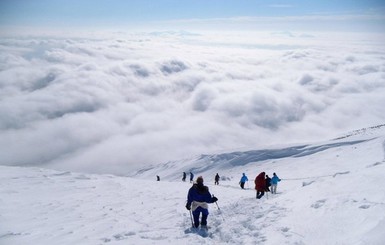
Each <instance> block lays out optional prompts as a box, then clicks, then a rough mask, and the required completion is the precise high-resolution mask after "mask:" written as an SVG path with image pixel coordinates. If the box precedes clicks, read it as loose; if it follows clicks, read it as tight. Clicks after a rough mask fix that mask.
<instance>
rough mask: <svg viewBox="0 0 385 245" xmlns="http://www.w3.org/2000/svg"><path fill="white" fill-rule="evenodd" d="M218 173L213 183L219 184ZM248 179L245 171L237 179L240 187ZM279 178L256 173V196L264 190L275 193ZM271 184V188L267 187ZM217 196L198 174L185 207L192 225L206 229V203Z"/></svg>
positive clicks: (207, 213)
mask: <svg viewBox="0 0 385 245" xmlns="http://www.w3.org/2000/svg"><path fill="white" fill-rule="evenodd" d="M193 178H194V174H193V173H192V172H190V182H193ZM219 179H220V177H219V174H218V173H217V174H216V175H215V182H214V184H215V185H219ZM182 181H186V173H185V172H183V178H182ZM247 181H248V178H247V176H246V174H245V173H243V174H242V178H241V180H240V181H239V184H240V186H241V188H242V189H244V186H245V183H246V182H247ZM279 181H281V179H280V178H279V177H278V176H277V175H276V173H273V177H272V178H270V177H269V176H268V175H266V173H265V172H261V173H260V174H258V175H257V177H256V178H255V180H254V184H255V190H256V191H257V195H256V198H257V199H260V198H261V197H262V196H263V195H264V194H265V192H266V191H271V193H273V194H276V193H277V184H278V182H279ZM270 186H271V190H270V189H269V187H270ZM217 201H218V198H216V197H215V196H214V195H211V194H210V192H209V188H208V187H207V186H205V185H204V184H203V177H202V176H199V177H198V178H197V180H196V183H193V186H192V187H191V188H190V189H189V191H188V194H187V203H186V209H187V210H189V211H190V215H192V217H191V222H192V226H193V227H195V228H198V227H199V225H201V229H204V230H207V217H208V215H209V211H208V203H214V202H217ZM201 214H202V217H201V220H199V217H200V215H201Z"/></svg>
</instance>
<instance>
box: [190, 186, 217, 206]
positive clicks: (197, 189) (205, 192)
mask: <svg viewBox="0 0 385 245" xmlns="http://www.w3.org/2000/svg"><path fill="white" fill-rule="evenodd" d="M213 202H214V200H213V197H211V194H210V192H209V188H208V187H207V186H204V185H203V184H194V185H193V186H192V187H191V188H190V190H189V191H188V194H187V205H188V206H190V205H191V204H192V203H193V205H192V208H193V210H195V208H197V207H198V206H201V207H203V208H206V209H207V205H205V203H206V204H207V203H213Z"/></svg>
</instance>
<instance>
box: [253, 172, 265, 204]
mask: <svg viewBox="0 0 385 245" xmlns="http://www.w3.org/2000/svg"><path fill="white" fill-rule="evenodd" d="M254 183H255V190H256V191H257V199H261V197H263V195H264V194H265V190H266V180H265V172H262V173H260V174H258V176H257V177H256V178H255V180H254Z"/></svg>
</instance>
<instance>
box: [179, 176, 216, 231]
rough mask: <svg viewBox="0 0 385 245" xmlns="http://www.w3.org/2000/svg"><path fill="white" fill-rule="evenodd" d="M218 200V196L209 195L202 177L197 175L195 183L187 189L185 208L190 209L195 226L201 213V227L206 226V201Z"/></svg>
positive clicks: (207, 213) (196, 226)
mask: <svg viewBox="0 0 385 245" xmlns="http://www.w3.org/2000/svg"><path fill="white" fill-rule="evenodd" d="M216 201H218V198H216V197H214V196H211V194H210V192H209V188H208V187H207V186H205V185H203V178H202V176H199V177H198V178H197V183H196V184H193V186H192V187H191V188H190V190H189V191H188V195H187V204H186V208H187V210H192V214H193V217H194V226H195V228H198V227H199V216H200V214H201V213H202V219H201V222H200V224H201V228H207V216H208V215H209V210H208V205H207V204H208V203H213V202H216Z"/></svg>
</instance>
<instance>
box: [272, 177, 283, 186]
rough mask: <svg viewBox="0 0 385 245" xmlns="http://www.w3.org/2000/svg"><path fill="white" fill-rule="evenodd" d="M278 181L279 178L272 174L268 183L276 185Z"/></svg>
mask: <svg viewBox="0 0 385 245" xmlns="http://www.w3.org/2000/svg"><path fill="white" fill-rule="evenodd" d="M279 181H281V179H280V178H278V176H277V175H274V176H273V178H271V181H270V183H271V184H272V185H276V184H278V182H279Z"/></svg>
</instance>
